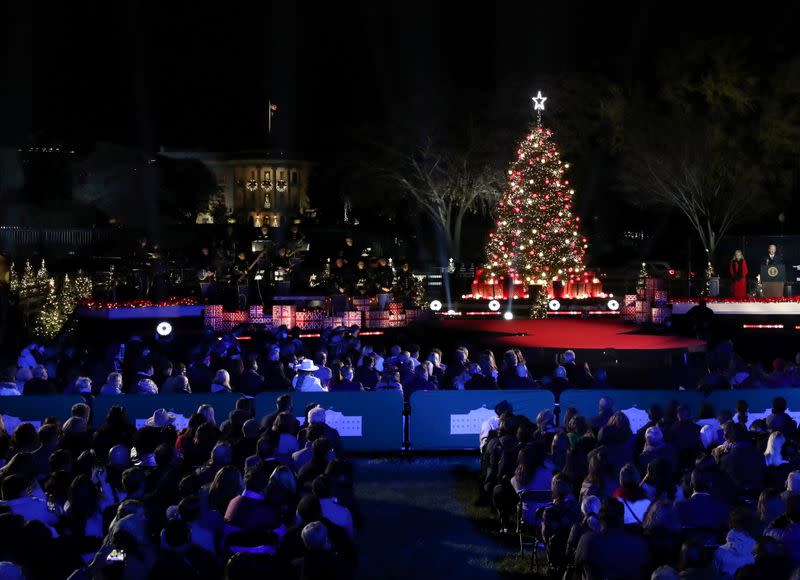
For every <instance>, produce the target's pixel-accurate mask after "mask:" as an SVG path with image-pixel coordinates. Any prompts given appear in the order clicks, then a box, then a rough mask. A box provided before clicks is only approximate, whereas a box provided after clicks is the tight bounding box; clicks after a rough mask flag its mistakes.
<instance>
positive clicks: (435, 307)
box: [429, 300, 442, 312]
mask: <svg viewBox="0 0 800 580" xmlns="http://www.w3.org/2000/svg"><path fill="white" fill-rule="evenodd" d="M429 308H430V309H431V310H433V311H434V312H439V311H440V310H441V309H442V303H441V301H439V300H433V301H432V302H431V303H430V305H429Z"/></svg>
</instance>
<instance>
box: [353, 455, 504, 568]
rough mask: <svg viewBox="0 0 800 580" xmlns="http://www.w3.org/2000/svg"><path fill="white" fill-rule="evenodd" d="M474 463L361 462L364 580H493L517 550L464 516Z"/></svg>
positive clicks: (360, 541)
mask: <svg viewBox="0 0 800 580" xmlns="http://www.w3.org/2000/svg"><path fill="white" fill-rule="evenodd" d="M477 469H478V459H477V458H471V457H470V458H464V457H457V458H452V457H447V458H434V459H428V458H425V459H416V460H413V461H411V462H409V461H406V460H402V459H360V460H356V474H355V478H356V482H357V483H356V494H357V496H358V500H359V502H360V508H361V511H362V513H363V516H364V526H363V527H362V528H361V530H359V532H358V534H357V535H358V538H357V539H358V545H359V546H358V547H359V553H360V557H361V563H360V566H359V575H358V577H359V578H364V579H367V578H385V579H387V580H390V579H395V578H396V579H398V580H400V579H403V580H407V579H412V580H423V579H426V580H427V579H434V578H459V579H460V580H464V579H466V578H469V579H496V578H500V575H499V574H498V572H497V570H496V563H497V561H498V560H500V559H501V558H503V557H504V556H507V555H508V554H509V552H510V551H511V552H512V553H513V547H509V546H508V545H507V544H502V543H501V542H499V541H497V540H496V539H495V538H493V537H491V536H489V535H486V534H484V533H482V532H481V531H480V530H479V529H478V528H477V527H476V525H475V522H474V520H471V519H468V513H467V510H469V509H472V508H471V501H472V500H473V499H474V495H473V491H474V489H473V488H474V486H475V483H474V472H475V471H476V470H477Z"/></svg>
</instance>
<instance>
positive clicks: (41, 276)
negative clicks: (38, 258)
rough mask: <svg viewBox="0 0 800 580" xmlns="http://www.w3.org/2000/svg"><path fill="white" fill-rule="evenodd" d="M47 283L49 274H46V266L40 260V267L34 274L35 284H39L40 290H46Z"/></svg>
mask: <svg viewBox="0 0 800 580" xmlns="http://www.w3.org/2000/svg"><path fill="white" fill-rule="evenodd" d="M49 282H50V274H49V273H48V272H47V266H45V264H44V258H42V265H41V266H39V271H38V272H36V283H37V284H39V286H41V288H42V289H46V288H47V284H48V283H49Z"/></svg>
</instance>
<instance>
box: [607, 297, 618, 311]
mask: <svg viewBox="0 0 800 580" xmlns="http://www.w3.org/2000/svg"><path fill="white" fill-rule="evenodd" d="M608 309H609V310H619V302H617V301H616V300H614V299H613V298H612V299H611V300H609V301H608Z"/></svg>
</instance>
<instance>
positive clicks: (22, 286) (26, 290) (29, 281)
mask: <svg viewBox="0 0 800 580" xmlns="http://www.w3.org/2000/svg"><path fill="white" fill-rule="evenodd" d="M35 293H36V275H35V274H34V273H33V266H31V261H30V260H26V261H25V270H24V271H23V272H22V278H21V279H20V281H19V297H20V298H28V297H30V296H32V295H33V294H35Z"/></svg>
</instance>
